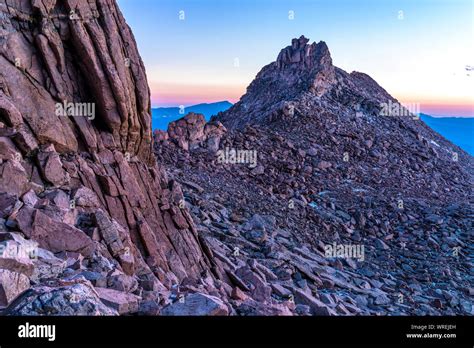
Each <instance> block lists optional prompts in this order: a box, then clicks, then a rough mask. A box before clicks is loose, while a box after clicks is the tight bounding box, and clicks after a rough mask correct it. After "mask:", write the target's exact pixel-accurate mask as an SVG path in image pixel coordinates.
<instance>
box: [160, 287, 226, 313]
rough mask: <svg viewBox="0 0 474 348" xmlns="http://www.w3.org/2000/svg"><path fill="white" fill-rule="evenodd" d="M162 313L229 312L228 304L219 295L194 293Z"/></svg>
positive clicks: (164, 309)
mask: <svg viewBox="0 0 474 348" xmlns="http://www.w3.org/2000/svg"><path fill="white" fill-rule="evenodd" d="M161 314H162V315H169V316H190V315H196V316H217V315H221V316H226V315H228V314H229V310H228V308H227V306H226V305H225V304H224V302H222V300H220V299H219V298H217V297H214V296H210V295H206V294H202V293H193V294H190V295H187V296H186V297H184V300H183V301H177V302H175V303H173V304H171V305H169V306H167V307H165V308H163V310H162V311H161Z"/></svg>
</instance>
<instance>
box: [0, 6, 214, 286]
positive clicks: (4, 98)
mask: <svg viewBox="0 0 474 348" xmlns="http://www.w3.org/2000/svg"><path fill="white" fill-rule="evenodd" d="M0 19H1V21H0V173H1V177H0V211H1V216H0V218H2V219H3V220H2V222H3V223H4V224H5V225H6V226H7V227H8V231H14V232H22V233H23V235H24V236H26V237H27V238H31V239H36V241H37V242H38V243H39V245H40V247H41V248H44V249H48V250H51V251H53V252H55V253H58V252H74V253H82V254H83V255H84V256H85V257H87V256H90V255H92V254H94V253H97V252H99V253H101V254H102V255H106V256H107V257H110V258H111V259H114V260H116V261H118V262H119V264H120V266H121V268H122V269H123V271H124V272H125V273H127V274H132V275H137V276H143V277H144V279H146V281H147V282H150V280H151V282H154V281H157V278H158V280H159V281H160V282H161V283H162V284H164V285H166V286H168V287H169V286H171V285H173V284H176V283H179V282H180V281H182V280H183V279H194V280H197V279H198V278H200V277H201V276H202V274H203V273H205V274H210V275H211V276H212V274H211V273H210V272H207V271H209V270H210V269H211V268H212V264H211V261H210V260H209V258H208V257H207V256H206V255H205V253H204V252H203V251H202V249H201V245H200V242H199V238H198V235H197V232H196V229H195V227H194V225H193V222H192V219H191V217H190V215H189V213H188V212H187V211H186V209H185V206H184V204H183V196H182V192H181V189H180V187H179V185H178V184H177V183H175V182H172V181H169V180H168V179H167V177H166V175H165V174H164V172H163V171H162V170H161V169H160V168H159V167H158V165H157V164H156V162H155V159H154V157H153V154H152V133H151V116H150V97H149V95H150V92H149V88H148V85H147V79H146V75H145V68H144V65H143V62H142V60H141V58H140V56H139V54H138V51H137V46H136V43H135V40H134V37H133V34H132V32H131V30H130V28H129V27H128V26H127V24H126V23H125V20H124V18H123V16H122V14H121V12H120V10H119V8H118V6H117V4H116V3H115V1H113V0H91V1H77V0H76V1H74V0H61V1H56V0H43V1H39V0H38V1H37V0H23V1H11V0H6V1H1V2H0ZM52 236H53V237H52ZM101 246H104V248H102V247H101Z"/></svg>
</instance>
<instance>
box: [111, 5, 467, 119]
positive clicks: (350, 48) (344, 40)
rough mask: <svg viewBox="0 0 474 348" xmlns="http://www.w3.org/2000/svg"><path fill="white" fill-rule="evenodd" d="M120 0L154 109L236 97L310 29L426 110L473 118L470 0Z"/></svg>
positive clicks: (336, 56) (348, 62)
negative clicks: (467, 68) (280, 53)
mask: <svg viewBox="0 0 474 348" xmlns="http://www.w3.org/2000/svg"><path fill="white" fill-rule="evenodd" d="M118 2H119V4H120V7H121V9H122V12H123V13H124V15H125V17H126V19H127V22H128V23H129V24H130V26H131V27H132V29H133V31H134V34H135V37H136V39H137V42H138V46H139V50H140V53H141V55H142V57H143V59H144V62H145V65H146V69H147V74H148V79H149V83H150V87H151V89H152V103H153V105H154V106H158V105H159V106H165V105H179V104H184V105H190V104H195V103H198V102H213V101H218V100H226V99H227V100H230V101H232V102H235V101H236V100H238V98H239V97H240V96H241V95H242V94H243V93H244V92H245V88H246V86H247V85H248V84H249V83H250V82H251V81H252V80H253V78H254V77H255V75H256V74H257V73H258V71H259V70H260V69H261V68H262V67H263V66H264V65H266V64H268V63H270V62H272V61H274V60H275V59H276V57H277V55H278V53H279V51H280V50H281V49H282V48H283V47H285V46H287V45H289V44H290V41H291V39H292V38H293V37H299V36H300V35H302V34H304V35H305V36H306V37H308V38H310V39H311V40H312V41H320V40H323V41H326V43H327V44H328V46H329V49H330V51H331V55H332V57H333V62H334V64H335V65H336V66H339V67H341V68H343V69H344V70H346V71H348V72H350V71H353V70H357V71H362V72H365V73H368V74H369V75H371V76H372V77H373V78H374V79H376V80H377V81H378V82H379V83H380V84H381V85H382V86H383V87H384V88H386V89H387V90H388V91H389V92H390V93H391V94H393V95H394V96H395V97H397V98H399V99H400V100H402V101H406V102H417V103H420V104H421V107H422V111H429V112H430V113H432V114H458V115H461V114H471V115H474V112H473V109H472V104H473V103H474V97H473V91H474V84H473V76H472V74H471V76H467V74H466V73H467V72H466V70H465V66H466V65H471V66H473V65H474V24H473V17H474V13H473V2H472V1H470V0H403V1H399V0H397V1H395V0H358V1H355V0H325V1H320V0H119V1H118ZM180 11H184V14H185V20H180V18H179V14H180ZM289 11H294V19H293V20H291V19H290V18H289ZM400 11H402V12H400ZM235 58H238V60H239V64H240V66H239V67H235V66H234V61H235ZM473 73H474V72H473ZM434 111H436V112H434Z"/></svg>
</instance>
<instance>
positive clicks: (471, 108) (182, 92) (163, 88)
mask: <svg viewBox="0 0 474 348" xmlns="http://www.w3.org/2000/svg"><path fill="white" fill-rule="evenodd" d="M150 85H151V89H152V93H151V100H152V105H153V107H169V106H178V105H185V106H190V105H196V104H200V103H215V102H220V101H224V100H227V101H229V102H231V103H233V104H234V103H236V102H238V101H239V99H240V97H241V96H242V95H243V94H244V93H245V91H246V87H245V86H243V85H219V86H217V85H206V84H203V85H197V84H196V85H181V84H169V83H168V84H163V83H151V84H150ZM397 99H398V100H399V101H400V102H401V103H402V104H413V103H418V104H419V105H420V110H421V112H422V113H426V114H428V115H433V116H462V117H473V116H474V101H473V100H472V98H471V99H469V98H457V99H456V100H448V98H444V100H441V99H437V100H431V99H426V98H416V97H410V96H398V98H397Z"/></svg>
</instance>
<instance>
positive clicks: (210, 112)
mask: <svg viewBox="0 0 474 348" xmlns="http://www.w3.org/2000/svg"><path fill="white" fill-rule="evenodd" d="M232 105H233V104H232V103H230V102H228V101H227V100H225V101H220V102H216V103H202V104H197V105H192V106H187V107H184V108H183V109H181V108H179V107H167V108H153V109H151V112H152V127H153V130H155V129H161V130H166V129H167V128H168V124H169V123H170V122H173V121H176V120H178V119H180V118H181V117H184V116H185V115H186V114H188V113H189V112H194V113H196V114H203V115H204V117H205V118H206V121H209V119H210V118H211V116H214V115H217V114H218V113H219V112H221V111H226V110H227V109H229V108H230V107H231V106H232Z"/></svg>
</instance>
